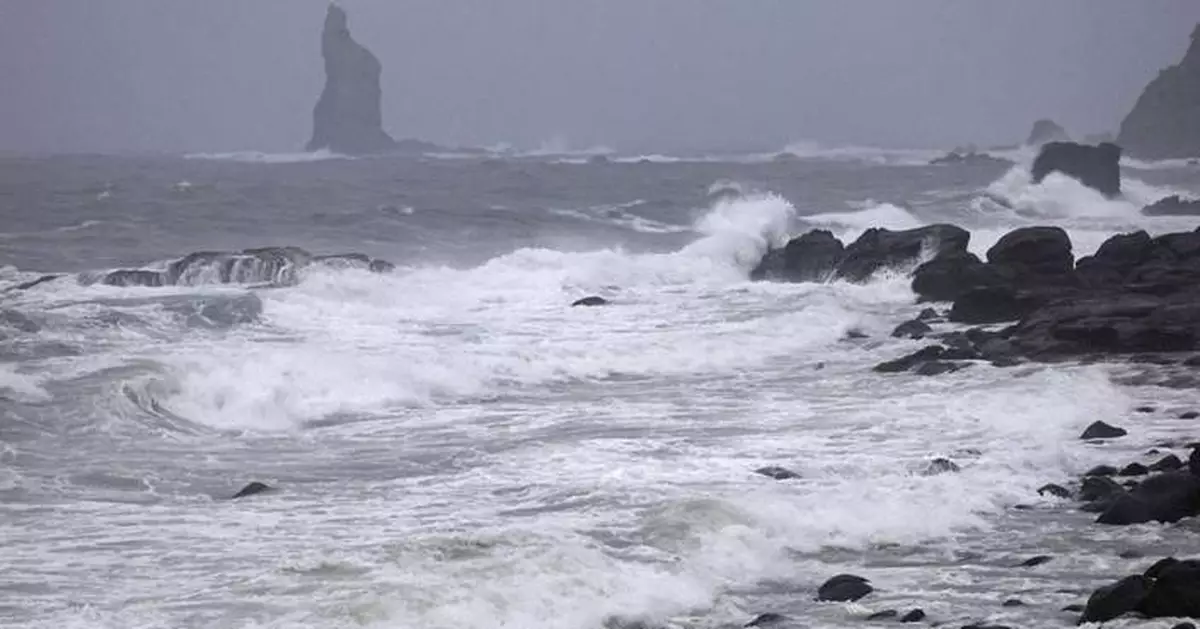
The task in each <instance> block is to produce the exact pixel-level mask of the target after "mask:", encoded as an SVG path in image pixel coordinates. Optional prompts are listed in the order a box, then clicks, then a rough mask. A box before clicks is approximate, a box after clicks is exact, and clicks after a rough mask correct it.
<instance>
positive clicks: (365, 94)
mask: <svg viewBox="0 0 1200 629" xmlns="http://www.w3.org/2000/svg"><path fill="white" fill-rule="evenodd" d="M321 56H322V57H323V58H324V60H325V88H324V90H323V91H322V92H321V97H320V99H319V100H317V105H316V107H315V108H314V109H313V135H312V139H311V140H309V142H308V146H307V149H306V150H308V151H316V150H319V149H329V150H331V151H333V152H336V153H342V154H348V155H355V154H364V153H378V152H382V151H387V150H391V149H394V148H396V141H395V140H393V139H392V138H391V136H389V135H388V134H387V132H385V131H384V130H383V115H382V113H381V111H380V103H381V101H382V99H383V91H382V89H381V88H380V85H379V75H380V72H381V70H382V66H380V64H379V59H377V58H376V57H375V55H374V54H372V53H371V51H369V50H367V49H366V48H364V47H363V46H362V45H361V44H359V43H358V42H356V41H354V38H353V37H351V36H350V29H349V27H348V25H347V18H346V12H345V11H344V10H343V9H342V8H341V7H339V6H337V5H335V4H330V5H329V11H328V12H327V13H326V15H325V27H324V29H323V30H322V32H321Z"/></svg>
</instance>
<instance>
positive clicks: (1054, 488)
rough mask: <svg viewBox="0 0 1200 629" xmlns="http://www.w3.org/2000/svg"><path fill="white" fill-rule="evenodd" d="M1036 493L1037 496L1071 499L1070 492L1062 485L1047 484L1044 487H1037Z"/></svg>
mask: <svg viewBox="0 0 1200 629" xmlns="http://www.w3.org/2000/svg"><path fill="white" fill-rule="evenodd" d="M1037 492H1038V495H1039V496H1044V495H1046V494H1050V495H1051V496H1054V497H1055V498H1070V497H1071V492H1070V490H1068V489H1067V488H1066V487H1063V486H1062V485H1055V484H1054V483H1049V484H1046V485H1042V486H1041V487H1038V490H1037Z"/></svg>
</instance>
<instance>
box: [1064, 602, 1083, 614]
mask: <svg viewBox="0 0 1200 629" xmlns="http://www.w3.org/2000/svg"><path fill="white" fill-rule="evenodd" d="M1084 609H1085V607H1084V605H1083V604H1082V603H1071V604H1070V605H1067V606H1066V607H1064V608H1062V610H1063V611H1064V612H1076V613H1078V612H1081V611H1083V610H1084Z"/></svg>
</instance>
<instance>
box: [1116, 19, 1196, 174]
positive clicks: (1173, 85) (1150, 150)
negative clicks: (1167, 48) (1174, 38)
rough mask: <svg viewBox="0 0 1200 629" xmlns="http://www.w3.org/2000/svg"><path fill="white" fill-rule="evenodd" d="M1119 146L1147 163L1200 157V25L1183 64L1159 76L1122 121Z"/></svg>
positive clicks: (1194, 33)
mask: <svg viewBox="0 0 1200 629" xmlns="http://www.w3.org/2000/svg"><path fill="white" fill-rule="evenodd" d="M1117 144H1120V145H1121V147H1122V148H1124V149H1125V151H1126V152H1127V153H1129V154H1130V155H1132V156H1134V157H1141V158H1144V159H1171V158H1182V157H1200V25H1197V26H1196V28H1195V29H1194V30H1193V31H1192V43H1191V45H1190V46H1189V47H1188V51H1187V53H1186V54H1184V56H1183V60H1182V61H1180V62H1179V63H1178V64H1176V65H1173V66H1171V67H1169V68H1166V69H1164V70H1163V71H1161V72H1159V73H1158V76H1157V77H1155V79H1154V80H1153V81H1150V84H1149V85H1147V86H1146V89H1145V90H1144V91H1142V95H1141V96H1140V97H1139V98H1138V100H1137V103H1136V104H1135V105H1134V106H1133V110H1132V111H1130V112H1129V115H1127V116H1125V120H1123V121H1121V131H1120V133H1119V134H1118V135H1117Z"/></svg>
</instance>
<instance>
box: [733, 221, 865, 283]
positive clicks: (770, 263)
mask: <svg viewBox="0 0 1200 629" xmlns="http://www.w3.org/2000/svg"><path fill="white" fill-rule="evenodd" d="M845 255H846V248H845V246H844V245H843V244H842V241H840V240H838V239H837V238H836V237H835V236H834V235H833V233H832V232H829V231H828V230H824V229H814V230H812V231H809V232H807V233H805V234H803V235H801V236H798V237H796V238H793V239H791V240H789V241H788V243H787V244H786V245H785V246H784V247H783V248H782V249H775V250H772V251H770V252H768V253H767V255H766V256H764V257H763V259H762V261H761V262H760V263H759V264H758V266H756V267H755V268H754V270H753V271H751V272H750V279H752V280H773V281H785V282H825V281H828V280H829V279H830V278H831V277H832V276H833V273H834V271H835V270H836V269H837V266H838V264H840V263H841V261H842V259H843V258H844V257H845Z"/></svg>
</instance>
